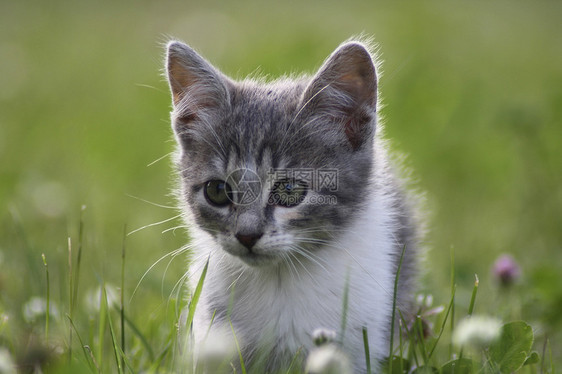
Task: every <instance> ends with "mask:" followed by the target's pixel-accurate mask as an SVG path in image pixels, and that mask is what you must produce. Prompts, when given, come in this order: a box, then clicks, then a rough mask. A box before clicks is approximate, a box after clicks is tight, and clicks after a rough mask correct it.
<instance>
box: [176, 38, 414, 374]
mask: <svg viewBox="0 0 562 374" xmlns="http://www.w3.org/2000/svg"><path fill="white" fill-rule="evenodd" d="M167 76H168V80H169V83H170V87H171V91H172V98H173V112H172V126H173V130H174V133H175V137H176V140H177V142H178V154H177V167H178V170H179V175H180V176H181V197H180V200H181V203H182V209H183V211H184V213H185V214H184V216H185V220H186V222H187V223H188V225H189V233H190V237H191V241H192V242H191V245H192V252H193V258H192V261H191V265H190V266H191V273H192V274H191V277H190V279H191V285H192V287H193V289H195V286H196V284H197V282H198V280H199V276H200V275H201V271H202V269H203V268H204V265H205V264H206V263H207V261H208V272H207V275H206V278H205V280H204V286H203V290H202V293H201V297H200V300H199V303H198V305H197V309H196V315H195V320H194V325H193V331H194V335H195V340H196V341H201V340H202V339H204V337H205V336H206V334H207V333H208V331H209V329H211V331H212V330H213V329H221V330H226V331H231V326H232V331H234V333H235V336H236V339H237V340H238V342H239V344H240V350H241V353H242V355H243V357H244V361H245V363H246V365H250V366H251V365H252V364H255V365H257V364H256V362H258V361H259V358H258V357H261V358H262V359H263V358H264V357H265V363H266V364H265V365H266V368H267V369H268V370H276V369H279V368H282V367H284V366H286V365H288V364H289V363H290V362H291V360H292V359H293V357H294V356H295V354H297V352H305V353H306V352H308V351H309V350H310V349H311V348H312V346H313V339H312V334H313V331H315V330H317V329H318V328H324V329H331V330H334V331H337V332H338V337H339V339H338V340H339V341H340V343H341V345H342V347H343V349H344V350H345V351H346V352H348V354H349V356H350V357H351V360H352V362H353V365H354V367H355V369H356V371H358V372H361V371H364V370H365V353H364V352H365V351H364V346H363V336H362V329H363V328H366V329H367V331H368V338H369V342H370V345H371V347H370V352H371V356H372V357H371V361H372V362H375V363H376V362H379V361H380V360H381V359H383V358H384V357H385V356H387V355H388V350H389V345H388V340H389V336H390V327H391V324H392V322H391V312H392V304H393V293H394V292H393V288H394V279H395V275H396V272H397V269H398V264H399V259H400V255H401V253H402V249H403V248H404V247H405V248H406V251H405V257H404V260H403V263H402V266H401V277H400V282H399V287H398V293H397V305H398V308H400V309H401V310H402V312H403V313H408V312H409V309H410V306H411V303H410V296H411V291H412V289H413V286H414V283H415V267H416V266H415V262H416V261H415V257H416V256H415V253H416V245H417V243H416V240H415V237H416V235H415V232H416V230H415V228H414V223H413V219H412V212H411V211H410V209H409V208H408V203H407V201H406V199H405V197H404V194H403V192H402V189H401V187H400V186H401V183H400V182H399V179H398V178H396V177H395V176H394V174H393V170H392V167H391V166H390V162H389V159H388V156H387V150H386V147H385V144H384V141H383V140H381V136H380V129H379V128H378V127H379V125H377V71H376V64H375V63H374V59H373V54H372V53H370V51H369V48H368V47H367V46H366V45H365V44H364V43H363V42H360V41H349V42H346V43H344V44H342V45H341V46H339V47H338V48H337V49H336V50H335V51H334V52H333V53H332V55H331V56H330V57H329V58H328V59H327V60H326V61H325V63H324V64H323V65H322V67H321V68H320V70H319V71H318V72H317V73H316V74H315V75H314V76H312V77H308V76H303V77H300V78H283V79H279V80H276V81H273V82H264V81H261V80H256V79H246V80H243V81H234V80H232V79H230V78H228V77H226V76H225V75H223V74H222V73H221V72H220V71H219V70H217V69H216V68H214V67H213V66H212V65H211V64H210V63H209V62H207V61H206V60H205V59H203V58H202V57H201V56H199V55H198V54H197V53H196V52H195V51H194V50H193V49H191V48H190V47H188V46H187V45H185V44H183V43H181V42H177V41H173V42H170V43H169V44H168V49H167ZM346 294H347V299H346V300H347V305H345V306H344V299H345V295H346ZM344 310H345V313H346V323H345V326H344V330H343V331H342V317H343V313H344ZM262 363H263V362H262Z"/></svg>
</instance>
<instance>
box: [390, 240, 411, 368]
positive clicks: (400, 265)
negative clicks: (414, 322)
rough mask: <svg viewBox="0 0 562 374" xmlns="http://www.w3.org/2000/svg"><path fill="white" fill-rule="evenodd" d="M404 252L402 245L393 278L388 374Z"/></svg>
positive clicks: (392, 349) (404, 248) (392, 350)
mask: <svg viewBox="0 0 562 374" xmlns="http://www.w3.org/2000/svg"><path fill="white" fill-rule="evenodd" d="M405 252H406V246H405V245H404V247H402V253H401V254H400V261H398V268H397V269H396V276H395V277H394V293H393V295H392V315H391V317H390V348H389V352H388V371H389V373H392V356H393V354H394V324H395V322H396V301H397V298H398V280H399V279H400V269H402V261H404V253H405ZM406 326H407V324H406Z"/></svg>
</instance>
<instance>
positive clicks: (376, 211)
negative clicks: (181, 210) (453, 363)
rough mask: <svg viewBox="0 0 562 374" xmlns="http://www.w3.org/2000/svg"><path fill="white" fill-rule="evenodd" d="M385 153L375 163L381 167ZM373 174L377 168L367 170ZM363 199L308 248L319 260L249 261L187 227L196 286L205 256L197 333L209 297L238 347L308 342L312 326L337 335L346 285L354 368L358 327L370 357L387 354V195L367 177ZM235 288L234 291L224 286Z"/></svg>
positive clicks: (359, 357) (361, 359)
mask: <svg viewBox="0 0 562 374" xmlns="http://www.w3.org/2000/svg"><path fill="white" fill-rule="evenodd" d="M384 163H385V162H384V160H378V161H377V162H375V165H377V164H378V166H379V167H383V166H382V165H384ZM373 174H374V175H375V177H376V175H377V174H378V173H376V172H375V173H373ZM367 196H370V202H369V203H368V204H366V205H365V206H366V209H365V210H364V211H362V212H360V214H359V215H358V216H357V218H356V219H355V221H354V222H353V223H352V225H351V227H350V228H349V229H347V230H346V231H345V232H343V233H342V234H341V236H339V239H338V240H337V242H334V243H333V244H331V245H327V246H324V247H323V248H321V249H319V250H317V251H316V252H315V254H316V255H317V257H316V258H318V259H319V260H317V261H313V260H310V259H308V260H307V259H306V258H301V259H300V261H299V262H297V261H294V262H293V263H294V266H292V267H290V266H287V265H286V264H284V263H282V264H281V265H280V266H278V267H252V266H249V265H246V264H245V263H244V262H242V261H241V260H239V258H238V257H236V256H232V255H231V254H228V253H226V252H225V251H224V250H223V249H221V248H220V247H219V246H218V245H217V244H216V243H215V241H214V240H213V239H212V237H211V236H210V235H209V234H207V233H206V232H204V231H202V230H200V229H199V228H197V227H195V226H194V227H192V230H191V234H192V238H193V240H194V242H193V244H194V248H195V256H194V260H193V263H192V264H191V266H192V267H191V269H192V271H193V274H192V276H191V278H190V279H191V282H192V287H193V288H192V289H195V285H196V284H197V282H198V280H199V276H200V272H201V269H202V268H203V267H204V264H205V263H206V261H207V259H208V260H209V268H208V273H207V277H206V279H205V283H204V287H203V292H202V295H201V299H200V302H199V305H198V308H197V311H196V318H195V322H194V334H195V339H196V341H198V340H201V339H203V338H204V336H205V334H206V332H207V331H208V329H209V325H210V321H211V317H212V314H209V313H208V312H207V310H208V308H209V306H210V305H217V304H218V305H221V308H223V309H228V308H229V303H230V302H231V299H232V300H234V301H233V305H232V309H231V314H230V319H231V321H232V327H233V329H234V332H235V334H236V338H237V339H238V341H239V342H240V345H241V347H245V346H247V345H250V346H255V345H259V344H260V343H262V342H266V341H268V339H273V341H274V342H275V345H274V347H275V348H276V350H277V351H278V353H279V354H281V353H282V351H283V350H286V351H289V352H291V353H293V354H294V353H296V352H297V351H298V350H299V349H302V348H305V350H309V349H310V348H311V347H312V345H313V342H312V332H313V331H314V330H316V329H318V328H326V329H331V330H334V331H336V332H338V335H339V336H340V337H341V334H342V331H341V325H342V310H343V300H344V292H345V289H346V287H347V288H348V292H349V293H348V295H349V302H348V305H347V323H346V328H345V330H344V332H343V335H344V342H343V343H344V344H343V346H344V349H345V350H346V351H347V352H348V353H349V354H350V356H351V358H352V360H353V362H354V365H355V368H356V369H357V370H358V371H364V370H365V354H364V346H363V337H362V331H361V329H362V328H363V327H366V328H367V331H368V336H369V342H370V351H371V360H372V362H373V365H375V367H376V362H377V361H378V360H380V359H381V358H383V357H384V356H386V355H387V354H388V344H387V339H388V336H389V328H390V318H391V309H392V300H393V281H394V274H393V271H392V269H393V261H392V255H393V252H395V248H396V246H395V242H394V238H392V234H391V232H392V231H393V230H392V228H393V227H394V225H395V219H394V217H393V213H392V208H391V205H390V203H391V201H390V199H391V197H390V195H387V194H386V193H385V192H384V188H381V187H380V185H379V186H378V187H376V186H375V184H373V187H372V193H370V194H368V195H367ZM232 292H234V293H235V295H234V298H232V295H231V293H232ZM213 328H219V329H222V330H225V329H227V330H230V326H229V322H228V321H215V322H214V325H213Z"/></svg>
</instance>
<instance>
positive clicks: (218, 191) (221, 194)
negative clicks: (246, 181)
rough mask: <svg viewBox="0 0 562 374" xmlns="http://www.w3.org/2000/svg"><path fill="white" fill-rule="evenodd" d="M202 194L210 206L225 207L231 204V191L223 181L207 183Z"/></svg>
mask: <svg viewBox="0 0 562 374" xmlns="http://www.w3.org/2000/svg"><path fill="white" fill-rule="evenodd" d="M203 192H204V194H205V198H206V199H207V201H208V202H209V203H210V204H212V205H216V206H225V205H228V204H230V203H231V202H232V189H231V188H230V186H229V185H228V183H226V182H225V181H221V180H211V181H208V182H207V183H206V184H205V188H204V189H203Z"/></svg>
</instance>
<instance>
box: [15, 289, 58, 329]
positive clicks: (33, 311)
mask: <svg viewBox="0 0 562 374" xmlns="http://www.w3.org/2000/svg"><path fill="white" fill-rule="evenodd" d="M46 312H47V300H45V299H44V298H42V297H38V296H34V297H32V298H31V299H29V301H28V302H27V303H25V304H24V306H23V318H24V320H25V321H26V322H27V323H32V322H35V320H37V319H38V318H42V317H44V316H45V313H46ZM58 312H59V311H58V309H57V306H56V305H54V304H53V302H52V301H51V303H50V304H49V314H50V315H51V316H52V317H54V318H56V317H58Z"/></svg>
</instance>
